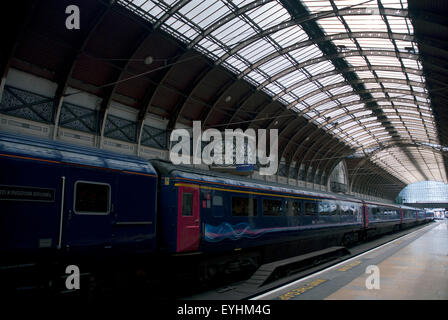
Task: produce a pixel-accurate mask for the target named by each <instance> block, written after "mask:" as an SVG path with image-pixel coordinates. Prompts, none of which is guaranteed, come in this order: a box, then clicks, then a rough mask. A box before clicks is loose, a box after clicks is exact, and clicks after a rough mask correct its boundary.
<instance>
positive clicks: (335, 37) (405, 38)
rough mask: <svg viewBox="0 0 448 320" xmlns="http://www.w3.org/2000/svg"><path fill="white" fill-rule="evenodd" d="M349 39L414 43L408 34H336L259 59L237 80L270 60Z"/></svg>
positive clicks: (292, 46)
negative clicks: (301, 49)
mask: <svg viewBox="0 0 448 320" xmlns="http://www.w3.org/2000/svg"><path fill="white" fill-rule="evenodd" d="M350 38H375V39H376V38H377V39H394V40H403V41H414V37H413V36H411V35H409V34H404V33H392V34H390V37H389V33H387V32H368V31H367V32H365V31H363V32H345V33H337V34H333V35H328V36H324V37H321V38H316V39H312V40H306V41H302V42H299V43H296V44H293V45H291V46H288V47H286V48H283V49H281V50H279V51H276V52H274V53H271V54H269V55H267V56H265V57H263V58H261V59H260V60H258V61H256V62H255V63H253V64H252V65H251V66H249V67H248V68H246V69H245V70H244V71H243V72H241V73H240V74H239V75H238V78H242V77H244V76H246V75H248V74H249V73H250V72H252V71H253V70H254V69H256V68H258V67H259V66H261V65H263V64H265V63H266V62H268V61H270V60H272V59H275V58H277V57H279V56H281V55H284V54H286V53H288V52H291V51H293V50H297V49H300V48H305V47H309V46H311V45H315V44H317V43H321V42H327V41H332V40H343V39H350ZM402 55H404V57H406V55H408V54H407V53H402ZM409 56H414V54H409ZM410 59H412V58H410Z"/></svg>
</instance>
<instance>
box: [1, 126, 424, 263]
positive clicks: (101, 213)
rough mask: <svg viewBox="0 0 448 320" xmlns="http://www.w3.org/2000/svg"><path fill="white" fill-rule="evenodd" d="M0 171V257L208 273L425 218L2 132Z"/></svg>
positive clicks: (332, 196) (372, 204) (415, 213)
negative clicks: (80, 259)
mask: <svg viewBox="0 0 448 320" xmlns="http://www.w3.org/2000/svg"><path fill="white" fill-rule="evenodd" d="M0 168H1V171H0V254H1V255H2V256H3V257H8V256H15V257H16V256H22V257H23V256H27V255H28V254H31V253H35V252H42V251H44V252H46V253H48V252H52V253H56V254H57V253H59V252H64V253H67V252H70V253H71V252H85V251H86V250H98V249H100V250H103V251H111V250H112V251H113V250H117V252H135V253H140V254H141V253H148V254H150V253H155V252H157V253H158V254H161V253H163V254H176V255H189V256H192V255H196V256H197V255H201V256H210V255H212V256H213V257H215V258H214V260H213V261H214V262H213V263H212V262H208V264H207V266H211V265H212V264H220V263H224V262H229V261H239V262H241V263H244V261H247V260H250V261H252V262H253V261H257V262H256V263H261V262H265V261H269V260H272V259H275V258H277V256H280V254H281V253H284V254H286V255H288V254H292V253H294V252H300V251H310V250H312V249H318V248H322V247H325V246H328V245H334V244H345V245H347V244H350V243H353V242H355V241H357V240H359V239H364V238H366V237H369V236H370V235H374V234H381V233H385V232H388V231H392V230H397V229H401V228H405V227H408V226H412V225H416V224H419V223H423V222H426V221H428V220H431V219H432V217H429V216H428V217H427V216H426V215H425V211H423V210H418V209H415V208H410V207H404V206H398V205H393V204H383V203H377V202H371V201H361V200H358V199H355V198H351V197H347V196H342V195H335V194H330V193H323V192H314V191H306V190H303V189H300V188H297V187H292V186H287V185H280V184H274V183H267V182H262V181H254V180H249V179H246V178H240V177H235V176H229V175H225V174H220V173H215V172H209V171H203V170H197V169H192V168H184V167H180V166H173V165H172V164H171V163H169V162H165V161H161V160H150V161H146V160H142V159H139V158H136V157H132V156H124V155H118V154H115V153H111V152H106V151H103V150H98V149H92V148H87V147H80V146H73V145H68V144H65V143H61V142H53V141H43V140H38V139H34V138H28V137H23V136H18V135H13V134H6V133H1V134H0ZM96 252H97V251H96ZM100 252H101V251H100ZM216 257H222V259H220V258H216ZM3 261H5V259H4V260H3ZM210 261H212V260H210Z"/></svg>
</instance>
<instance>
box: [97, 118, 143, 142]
mask: <svg viewBox="0 0 448 320" xmlns="http://www.w3.org/2000/svg"><path fill="white" fill-rule="evenodd" d="M104 136H105V137H108V138H112V139H117V140H121V141H127V142H136V141H137V123H136V122H133V121H130V120H126V119H122V118H119V117H115V116H112V115H108V116H107V119H106V124H105V128H104Z"/></svg>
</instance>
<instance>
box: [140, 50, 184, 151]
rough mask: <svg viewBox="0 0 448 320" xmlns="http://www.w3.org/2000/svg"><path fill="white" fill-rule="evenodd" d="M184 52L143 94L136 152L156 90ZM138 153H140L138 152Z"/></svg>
mask: <svg viewBox="0 0 448 320" xmlns="http://www.w3.org/2000/svg"><path fill="white" fill-rule="evenodd" d="M185 53H186V52H185V51H184V52H183V53H181V54H178V55H177V58H174V61H173V63H171V66H170V67H169V68H166V70H165V72H164V73H163V74H162V75H161V76H160V77H159V79H158V81H157V83H156V85H155V86H154V87H153V89H152V90H148V91H147V92H146V94H145V97H144V98H143V100H142V103H141V105H140V108H139V109H140V110H139V113H138V119H137V121H138V127H137V145H138V150H140V145H141V140H142V135H143V126H144V125H145V119H146V115H147V114H148V112H149V108H150V107H151V105H152V101H153V99H154V97H155V95H156V93H157V90H158V89H159V88H160V87H161V86H162V84H163V83H164V82H165V80H166V78H167V77H168V75H169V74H170V71H171V70H172V69H173V68H174V66H175V65H176V63H177V62H178V61H179V60H180V59H182V57H183V56H184V55H185ZM138 152H140V151H138Z"/></svg>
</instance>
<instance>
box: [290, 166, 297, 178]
mask: <svg viewBox="0 0 448 320" xmlns="http://www.w3.org/2000/svg"><path fill="white" fill-rule="evenodd" d="M297 170H298V169H297V168H296V167H295V166H293V165H291V166H290V167H289V177H290V178H295V177H296V176H297Z"/></svg>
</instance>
